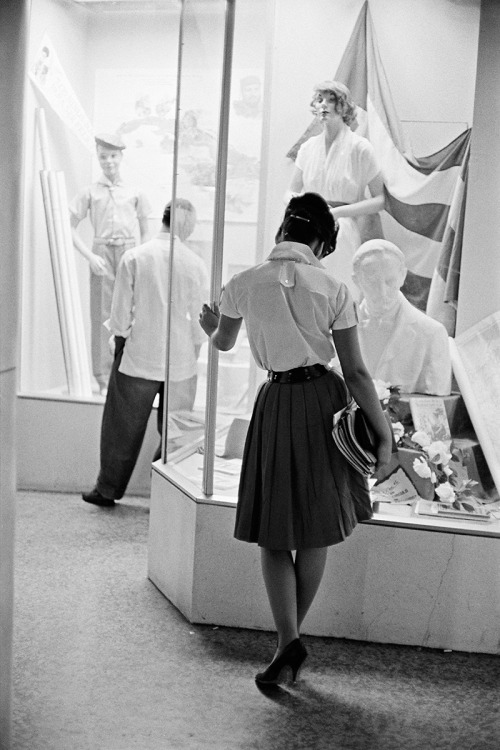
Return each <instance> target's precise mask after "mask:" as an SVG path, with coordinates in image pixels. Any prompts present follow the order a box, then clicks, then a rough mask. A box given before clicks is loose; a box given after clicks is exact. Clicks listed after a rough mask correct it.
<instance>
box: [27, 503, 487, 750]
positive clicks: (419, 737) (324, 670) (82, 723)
mask: <svg viewBox="0 0 500 750" xmlns="http://www.w3.org/2000/svg"><path fill="white" fill-rule="evenodd" d="M147 526H148V503H147V501H146V500H144V499H138V498H125V499H124V501H123V502H122V503H120V504H119V505H117V506H116V507H115V508H114V509H100V508H96V507H93V506H89V505H86V504H85V503H83V502H82V501H81V499H80V497H79V496H75V495H62V494H53V495H51V494H42V493H26V492H22V493H19V495H18V509H17V554H16V557H17V559H16V620H15V664H14V726H13V737H14V741H13V750H136V749H137V750H171V749H172V750H177V749H178V748H179V749H180V748H186V749H188V750H198V749H200V748H210V749H213V750H236V749H238V748H242V749H244V750H250V749H254V748H255V750H299V749H300V750H323V749H325V750H327V749H328V750H330V749H332V750H335V749H337V748H338V749H339V750H351V749H352V750H354V749H356V750H358V748H359V749H361V748H362V749H363V750H445V749H446V750H490V749H491V750H498V748H500V713H499V700H498V699H499V692H500V660H499V658H498V657H492V656H487V655H478V654H464V653H443V652H438V651H431V650H425V649H423V650H421V649H417V648H411V647H403V646H390V645H380V644H369V643H360V642H355V641H345V640H335V639H326V638H306V642H307V646H308V649H309V651H310V657H309V659H308V661H307V662H306V667H305V669H304V671H303V673H302V676H301V679H300V681H299V682H298V683H297V684H296V685H294V686H290V685H286V686H284V687H283V688H280V689H279V690H277V691H275V692H273V693H271V694H264V693H261V692H260V691H259V690H258V689H257V688H256V686H255V683H254V681H253V677H254V674H255V672H256V671H258V669H259V668H260V667H262V666H263V665H264V664H265V663H266V661H267V660H268V659H269V658H270V656H271V654H272V651H273V647H274V636H273V634H272V633H262V632H253V631H249V630H234V629H227V628H217V627H212V626H192V625H191V624H190V623H189V622H187V621H186V620H185V619H184V618H183V616H182V615H181V614H180V613H179V612H178V611H177V610H176V609H175V608H174V607H173V606H172V605H170V604H169V602H168V601H167V600H166V599H165V598H164V597H163V596H162V594H161V593H160V592H159V591H158V590H157V589H156V588H155V587H154V586H153V585H152V584H151V582H150V581H148V579H147V576H146V558H147Z"/></svg>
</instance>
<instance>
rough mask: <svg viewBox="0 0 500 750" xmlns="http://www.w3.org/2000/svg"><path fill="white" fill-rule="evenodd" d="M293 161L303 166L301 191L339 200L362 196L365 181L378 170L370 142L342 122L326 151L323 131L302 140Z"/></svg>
mask: <svg viewBox="0 0 500 750" xmlns="http://www.w3.org/2000/svg"><path fill="white" fill-rule="evenodd" d="M295 164H296V166H297V167H299V169H300V170H302V181H303V191H304V192H313V193H319V194H320V195H322V196H323V198H324V199H325V200H331V201H338V202H340V203H357V202H358V201H361V200H363V199H364V198H365V197H366V195H365V193H366V188H367V186H368V183H369V182H371V180H373V178H374V177H376V176H377V174H378V173H379V172H380V168H379V166H378V164H377V160H376V158H375V151H374V149H373V146H372V144H371V143H370V142H369V141H368V140H367V139H366V138H363V137H362V136H360V135H356V133H353V132H352V130H351V129H350V128H349V127H348V126H347V125H345V124H344V127H343V128H342V130H341V131H340V133H339V135H338V136H337V138H336V139H335V140H334V141H333V143H332V145H331V146H330V149H329V151H328V154H327V153H326V146H325V133H324V132H323V133H320V135H316V136H313V137H312V138H309V140H307V141H306V142H305V143H303V144H302V146H301V147H300V149H299V152H298V154H297V159H296V161H295Z"/></svg>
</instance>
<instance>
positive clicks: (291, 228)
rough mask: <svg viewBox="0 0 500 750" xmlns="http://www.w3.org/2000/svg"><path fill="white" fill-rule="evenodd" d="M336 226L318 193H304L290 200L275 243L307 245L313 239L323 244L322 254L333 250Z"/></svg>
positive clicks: (335, 240)
mask: <svg viewBox="0 0 500 750" xmlns="http://www.w3.org/2000/svg"><path fill="white" fill-rule="evenodd" d="M337 234H338V224H337V222H336V221H335V219H334V218H333V216H332V215H331V213H330V209H329V206H328V203H327V202H326V201H325V199H324V198H322V197H321V195H319V194H318V193H304V194H303V195H297V196H295V197H294V198H292V199H291V200H290V202H289V204H288V206H287V207H286V210H285V216H284V217H283V221H282V223H281V226H280V228H279V229H278V232H277V234H276V241H277V242H279V241H280V240H286V239H289V240H293V241H295V242H302V243H304V244H305V245H309V243H310V242H312V241H313V240H315V239H319V240H321V242H324V248H323V254H322V257H324V256H325V255H329V254H330V253H333V251H334V250H335V245H336V243H337Z"/></svg>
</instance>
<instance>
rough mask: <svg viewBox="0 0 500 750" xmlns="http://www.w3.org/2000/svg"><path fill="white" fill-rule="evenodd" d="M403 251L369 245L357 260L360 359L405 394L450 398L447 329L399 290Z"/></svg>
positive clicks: (377, 376)
mask: <svg viewBox="0 0 500 750" xmlns="http://www.w3.org/2000/svg"><path fill="white" fill-rule="evenodd" d="M406 272H407V268H406V263H405V257H404V254H403V253H402V252H401V250H400V249H399V248H398V247H397V246H396V245H394V244H393V243H392V242H389V241H388V240H369V241H368V242H364V243H363V244H362V245H361V247H360V248H359V249H358V250H357V251H356V253H355V254H354V257H353V275H352V276H353V279H354V281H355V283H356V285H357V286H358V287H359V289H360V291H361V293H362V296H363V300H362V301H361V303H360V305H359V312H360V321H359V325H358V336H359V343H360V347H361V353H362V355H363V359H364V361H365V363H366V366H367V368H368V370H369V372H370V374H371V376H372V378H374V379H377V380H383V381H385V382H386V383H390V384H391V385H399V386H400V387H401V390H402V391H403V392H405V393H426V394H433V395H435V396H447V395H449V394H450V391H451V361H450V353H449V346H448V334H447V332H446V328H445V327H444V326H443V325H442V324H441V323H439V322H438V321H437V320H434V319H433V318H430V317H429V316H428V315H426V314H425V313H423V312H422V311H421V310H418V309H417V308H416V307H414V306H413V305H412V304H411V303H410V302H408V300H407V299H406V298H405V297H404V296H403V294H402V293H401V291H400V289H401V287H402V285H403V282H404V280H405V277H406Z"/></svg>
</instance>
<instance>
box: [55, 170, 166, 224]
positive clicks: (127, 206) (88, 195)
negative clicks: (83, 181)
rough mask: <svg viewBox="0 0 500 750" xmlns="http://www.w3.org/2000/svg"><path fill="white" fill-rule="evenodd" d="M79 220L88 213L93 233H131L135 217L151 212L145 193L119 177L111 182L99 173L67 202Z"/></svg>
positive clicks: (140, 217)
mask: <svg viewBox="0 0 500 750" xmlns="http://www.w3.org/2000/svg"><path fill="white" fill-rule="evenodd" d="M69 210H70V214H71V216H72V217H73V218H74V219H76V220H77V221H78V222H80V221H82V220H83V219H84V218H85V217H86V216H87V214H89V218H90V222H91V224H92V226H93V227H94V232H95V236H96V237H101V238H103V239H108V238H110V237H115V238H116V237H134V234H135V231H136V227H137V220H138V219H145V218H147V217H148V216H149V214H150V213H151V208H150V206H149V202H148V200H147V198H146V196H145V195H144V194H143V193H141V192H139V191H138V190H134V189H133V188H131V187H128V186H127V185H126V184H125V183H124V182H123V180H122V179H120V180H118V181H117V182H114V183H113V182H110V181H109V180H108V178H107V177H105V176H104V175H101V177H100V178H99V179H98V180H97V182H94V183H93V184H92V185H90V186H89V187H87V188H85V189H84V190H82V191H81V192H80V193H78V195H76V196H75V197H74V198H73V200H72V201H71V203H70V205H69Z"/></svg>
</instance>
